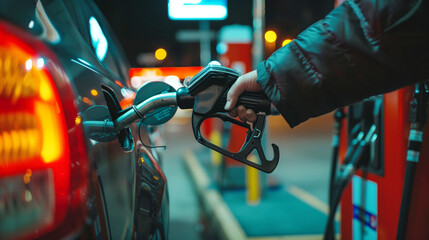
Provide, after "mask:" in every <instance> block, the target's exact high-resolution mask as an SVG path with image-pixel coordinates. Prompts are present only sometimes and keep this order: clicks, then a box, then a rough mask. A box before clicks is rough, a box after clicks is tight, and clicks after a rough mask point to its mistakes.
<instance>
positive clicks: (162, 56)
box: [155, 48, 167, 61]
mask: <svg viewBox="0 0 429 240" xmlns="http://www.w3.org/2000/svg"><path fill="white" fill-rule="evenodd" d="M166 57H167V51H165V49H164V48H158V49H157V50H156V51H155V58H156V59H157V60H159V61H162V60H164V59H165V58H166Z"/></svg>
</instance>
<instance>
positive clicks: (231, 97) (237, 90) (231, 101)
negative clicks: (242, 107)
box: [225, 76, 246, 111]
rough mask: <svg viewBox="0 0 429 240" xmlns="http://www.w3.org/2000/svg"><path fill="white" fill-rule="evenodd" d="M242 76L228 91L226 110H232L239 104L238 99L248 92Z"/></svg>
mask: <svg viewBox="0 0 429 240" xmlns="http://www.w3.org/2000/svg"><path fill="white" fill-rule="evenodd" d="M242 79H243V78H242V76H241V77H239V78H238V79H237V81H235V83H234V84H232V86H231V88H230V89H229V90H228V94H227V97H226V104H225V110H227V111H230V110H232V109H233V108H234V107H235V105H236V104H237V100H238V97H239V96H240V95H241V94H242V93H243V92H244V91H245V90H246V84H243V81H242Z"/></svg>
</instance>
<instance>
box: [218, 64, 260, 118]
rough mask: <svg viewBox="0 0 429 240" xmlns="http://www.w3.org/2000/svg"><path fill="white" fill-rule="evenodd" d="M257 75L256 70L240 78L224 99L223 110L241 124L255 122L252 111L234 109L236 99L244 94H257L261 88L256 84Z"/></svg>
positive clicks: (241, 107) (242, 108) (243, 108)
mask: <svg viewBox="0 0 429 240" xmlns="http://www.w3.org/2000/svg"><path fill="white" fill-rule="evenodd" d="M257 78H258V74H257V72H256V70H253V71H251V72H249V73H246V74H244V75H242V76H240V77H239V78H238V79H237V81H235V83H234V84H233V85H232V86H231V88H230V89H229V91H228V95H227V98H226V104H225V110H227V111H228V114H229V115H230V116H231V117H237V116H238V118H239V119H240V120H241V121H243V122H247V121H249V122H256V113H255V111H253V110H252V109H246V108H245V107H244V106H238V107H235V105H236V104H237V100H238V97H239V96H240V95H241V94H242V93H244V92H259V91H261V90H262V88H261V86H259V84H258V83H257V82H256V79H257Z"/></svg>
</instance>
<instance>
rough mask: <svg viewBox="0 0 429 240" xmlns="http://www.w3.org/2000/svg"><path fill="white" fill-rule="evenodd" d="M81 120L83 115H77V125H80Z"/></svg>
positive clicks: (75, 120) (75, 121)
mask: <svg viewBox="0 0 429 240" xmlns="http://www.w3.org/2000/svg"><path fill="white" fill-rule="evenodd" d="M81 122H82V117H81V116H77V117H76V118H75V119H74V123H76V125H79V124H80V123H81Z"/></svg>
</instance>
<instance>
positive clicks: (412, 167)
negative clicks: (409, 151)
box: [396, 161, 417, 240]
mask: <svg viewBox="0 0 429 240" xmlns="http://www.w3.org/2000/svg"><path fill="white" fill-rule="evenodd" d="M416 166H417V163H416V162H409V161H408V162H407V168H406V172H405V179H404V188H403V192H402V200H401V210H400V212H399V222H398V231H397V234H396V239H397V240H402V239H405V237H406V235H407V227H408V216H409V213H410V204H411V195H412V193H413V184H414V175H415V172H416Z"/></svg>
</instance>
